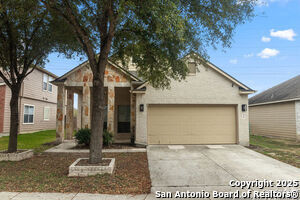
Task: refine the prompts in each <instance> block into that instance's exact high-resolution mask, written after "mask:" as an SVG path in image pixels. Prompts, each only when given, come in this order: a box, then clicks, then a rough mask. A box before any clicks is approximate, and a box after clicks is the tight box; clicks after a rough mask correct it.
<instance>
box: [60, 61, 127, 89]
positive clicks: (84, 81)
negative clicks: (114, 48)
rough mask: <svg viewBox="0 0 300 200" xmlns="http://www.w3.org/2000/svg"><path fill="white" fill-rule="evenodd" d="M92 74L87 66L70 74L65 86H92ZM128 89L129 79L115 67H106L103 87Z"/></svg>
mask: <svg viewBox="0 0 300 200" xmlns="http://www.w3.org/2000/svg"><path fill="white" fill-rule="evenodd" d="M92 81H93V73H92V71H91V69H90V68H89V66H88V65H86V66H84V67H82V68H80V69H78V70H76V71H74V72H73V73H71V74H70V75H69V76H68V77H67V80H66V81H65V85H66V86H90V87H92V86H93V83H92ZM111 84H113V85H114V86H115V87H130V79H129V78H128V77H126V76H125V75H124V74H123V73H122V72H120V71H119V70H118V69H116V68H115V67H112V66H111V65H107V66H106V69H105V75H104V86H105V87H107V86H108V85H111Z"/></svg>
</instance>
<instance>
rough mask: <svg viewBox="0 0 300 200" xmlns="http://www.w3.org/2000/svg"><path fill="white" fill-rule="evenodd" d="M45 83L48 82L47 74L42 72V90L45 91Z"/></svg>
mask: <svg viewBox="0 0 300 200" xmlns="http://www.w3.org/2000/svg"><path fill="white" fill-rule="evenodd" d="M47 84H48V75H47V74H44V75H43V90H46V91H47Z"/></svg>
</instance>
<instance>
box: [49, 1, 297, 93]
mask: <svg viewBox="0 0 300 200" xmlns="http://www.w3.org/2000/svg"><path fill="white" fill-rule="evenodd" d="M260 2H261V3H260V5H259V6H257V8H256V14H257V16H256V17H255V18H254V19H253V20H252V21H251V22H248V23H246V24H243V25H240V26H239V27H238V28H237V29H236V33H235V35H234V38H233V39H234V41H233V44H232V47H231V48H230V49H225V51H226V52H223V51H224V49H222V48H221V47H220V48H218V49H217V50H213V49H209V55H210V61H211V62H212V63H214V64H215V65H217V66H218V67H220V68H221V69H223V70H224V71H225V72H227V73H229V74H230V75H232V76H233V77H235V78H236V79H238V80H239V81H241V82H242V83H244V84H246V85H247V86H249V87H251V88H252V89H254V90H257V91H258V92H261V91H263V90H266V89H268V88H270V87H272V86H274V85H276V84H278V83H281V82H283V81H285V80H288V79H290V78H292V77H294V76H296V75H299V74H300V37H299V34H300V0H261V1H260ZM48 59H49V62H48V63H47V64H46V69H47V70H49V71H51V72H53V73H54V74H56V75H58V76H60V75H62V74H64V73H66V72H68V71H69V70H71V69H72V68H74V67H76V66H77V65H78V64H80V63H81V62H83V60H80V59H66V58H65V57H64V56H60V57H57V54H51V55H50V56H49V58H48Z"/></svg>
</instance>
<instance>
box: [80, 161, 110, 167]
mask: <svg viewBox="0 0 300 200" xmlns="http://www.w3.org/2000/svg"><path fill="white" fill-rule="evenodd" d="M110 162H111V159H109V160H107V159H103V160H102V162H101V163H97V164H91V163H89V160H88V159H83V160H80V161H79V162H78V163H77V164H76V166H109V163H110Z"/></svg>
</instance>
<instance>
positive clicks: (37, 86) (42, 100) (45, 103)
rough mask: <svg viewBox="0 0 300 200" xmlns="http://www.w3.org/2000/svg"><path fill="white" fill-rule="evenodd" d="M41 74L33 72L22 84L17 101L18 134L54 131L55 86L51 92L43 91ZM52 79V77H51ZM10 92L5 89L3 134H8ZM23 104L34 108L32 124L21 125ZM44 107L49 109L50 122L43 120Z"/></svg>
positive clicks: (40, 72)
mask: <svg viewBox="0 0 300 200" xmlns="http://www.w3.org/2000/svg"><path fill="white" fill-rule="evenodd" d="M43 74H44V73H43V72H42V71H40V70H37V69H36V70H34V71H33V72H32V73H31V74H29V75H28V76H27V77H26V78H25V79H24V82H23V85H22V89H21V92H20V99H19V104H20V105H19V116H20V132H21V133H26V132H32V131H39V130H49V129H55V123H56V119H55V115H56V102H57V86H55V85H53V86H52V87H53V88H52V92H48V91H43V87H42V86H43ZM53 78H54V77H53ZM10 99H11V91H10V89H9V87H7V89H6V95H5V111H4V126H3V133H8V132H9V127H10V105H9V102H10ZM24 104H30V105H34V106H35V116H34V124H30V125H29V124H23V118H24V117H23V113H24ZM44 107H50V120H48V121H45V120H44Z"/></svg>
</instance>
